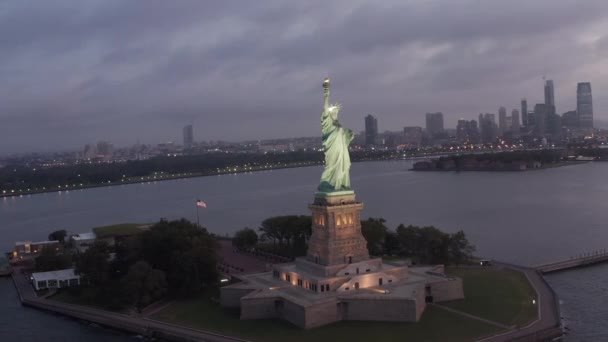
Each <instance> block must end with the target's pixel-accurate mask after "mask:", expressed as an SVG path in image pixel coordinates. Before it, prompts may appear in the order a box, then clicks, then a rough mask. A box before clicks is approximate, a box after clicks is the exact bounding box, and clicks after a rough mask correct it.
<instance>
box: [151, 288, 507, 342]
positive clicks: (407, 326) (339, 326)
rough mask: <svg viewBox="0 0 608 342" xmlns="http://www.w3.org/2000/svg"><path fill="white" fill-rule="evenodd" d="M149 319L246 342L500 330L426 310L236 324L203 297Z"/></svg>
mask: <svg viewBox="0 0 608 342" xmlns="http://www.w3.org/2000/svg"><path fill="white" fill-rule="evenodd" d="M151 318H153V319H157V320H160V321H166V322H169V323H173V324H179V325H185V326H189V327H192V328H196V329H201V330H206V331H212V332H216V333H221V334H225V335H228V336H236V337H240V338H243V339H247V340H252V341H289V342H299V341H307V342H310V341H315V342H319V341H349V340H350V341H362V340H370V341H470V340H473V339H474V338H475V337H480V336H486V335H490V334H493V333H496V332H498V331H499V330H500V329H499V328H497V327H495V326H492V325H488V324H485V323H482V322H479V321H476V320H472V319H468V318H466V317H462V316H460V315H456V314H453V313H450V312H447V311H445V310H441V309H438V308H433V307H430V306H429V307H427V309H426V311H425V313H424V315H423V316H422V319H421V321H420V322H418V323H384V322H354V321H350V322H339V323H335V324H331V325H328V326H325V327H321V328H316V329H312V330H302V329H299V328H297V327H295V326H293V325H291V324H289V323H287V322H285V321H282V320H278V319H265V320H247V321H241V320H239V314H238V312H236V311H229V310H225V309H222V308H220V307H219V305H218V304H215V303H213V302H211V301H210V300H208V299H207V298H206V297H200V298H197V299H193V300H188V301H182V302H176V303H174V304H172V305H170V306H169V307H167V308H165V309H163V310H161V311H160V312H158V313H156V314H155V315H153V316H152V317H151Z"/></svg>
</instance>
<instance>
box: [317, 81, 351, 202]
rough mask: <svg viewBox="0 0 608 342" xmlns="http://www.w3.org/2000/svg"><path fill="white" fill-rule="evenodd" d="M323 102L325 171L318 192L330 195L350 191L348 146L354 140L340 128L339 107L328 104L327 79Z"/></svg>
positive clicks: (322, 122)
mask: <svg viewBox="0 0 608 342" xmlns="http://www.w3.org/2000/svg"><path fill="white" fill-rule="evenodd" d="M323 95H324V97H325V102H324V106H323V113H322V114H321V128H322V132H323V150H324V152H325V169H324V170H323V174H322V175H321V184H319V188H318V189H319V191H320V192H323V193H330V192H336V191H350V190H351V189H350V156H349V154H348V145H349V144H350V142H351V141H352V140H353V138H354V134H353V131H351V130H350V129H347V128H344V127H342V125H340V122H339V121H338V113H339V112H340V105H330V104H329V78H326V79H325V81H323Z"/></svg>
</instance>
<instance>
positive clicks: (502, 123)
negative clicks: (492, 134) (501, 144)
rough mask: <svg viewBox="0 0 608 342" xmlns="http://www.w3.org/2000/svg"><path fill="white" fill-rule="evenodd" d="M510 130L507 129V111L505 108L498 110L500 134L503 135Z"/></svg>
mask: <svg viewBox="0 0 608 342" xmlns="http://www.w3.org/2000/svg"><path fill="white" fill-rule="evenodd" d="M508 130H509V128H508V127H507V109H506V108H505V107H502V106H501V107H500V108H498V134H499V135H501V136H502V135H503V134H505V132H506V131H508Z"/></svg>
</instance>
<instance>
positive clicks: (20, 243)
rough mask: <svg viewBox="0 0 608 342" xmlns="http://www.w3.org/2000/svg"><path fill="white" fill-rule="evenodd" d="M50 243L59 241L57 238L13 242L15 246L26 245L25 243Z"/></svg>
mask: <svg viewBox="0 0 608 342" xmlns="http://www.w3.org/2000/svg"><path fill="white" fill-rule="evenodd" d="M50 243H59V241H57V240H50V241H49V240H47V241H35V242H32V241H17V242H15V246H21V245H27V244H30V245H45V244H50Z"/></svg>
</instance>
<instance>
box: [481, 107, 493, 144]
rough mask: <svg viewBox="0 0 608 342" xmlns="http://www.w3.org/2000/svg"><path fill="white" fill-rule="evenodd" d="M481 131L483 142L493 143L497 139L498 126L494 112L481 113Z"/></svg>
mask: <svg viewBox="0 0 608 342" xmlns="http://www.w3.org/2000/svg"><path fill="white" fill-rule="evenodd" d="M479 131H480V136H481V137H480V138H481V142H482V143H484V144H489V143H493V142H494V141H495V140H496V136H497V133H498V127H497V126H496V118H495V115H494V114H490V113H485V114H479Z"/></svg>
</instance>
